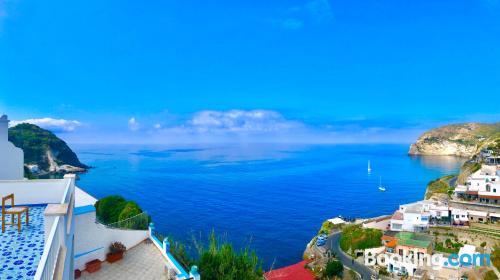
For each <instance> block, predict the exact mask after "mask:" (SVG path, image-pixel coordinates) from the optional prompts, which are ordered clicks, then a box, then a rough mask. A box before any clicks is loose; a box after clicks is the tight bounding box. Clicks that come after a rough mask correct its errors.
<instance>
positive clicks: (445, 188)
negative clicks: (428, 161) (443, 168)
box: [425, 175, 455, 199]
mask: <svg viewBox="0 0 500 280" xmlns="http://www.w3.org/2000/svg"><path fill="white" fill-rule="evenodd" d="M454 177H455V175H446V176H443V177H441V178H438V179H436V180H434V181H431V182H429V184H428V185H427V191H426V192H425V199H429V198H431V197H432V196H434V195H436V194H447V195H451V194H452V193H453V187H452V186H450V185H449V181H450V180H451V179H453V178H454Z"/></svg>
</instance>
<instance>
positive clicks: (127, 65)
mask: <svg viewBox="0 0 500 280" xmlns="http://www.w3.org/2000/svg"><path fill="white" fill-rule="evenodd" d="M499 77H500V3H498V0H476V1H456V0H449V1H444V0H436V1H380V0H377V1H372V0H367V1H353V0H346V1H332V0H330V1H328V0H302V1H298V0H297V1H259V0H253V1H217V0H214V1H189V0H182V1H126V2H124V1H101V0H99V1H97V0H89V1H77V2H74V1H58V0H55V1H49V2H41V1H25V0H0V113H7V114H9V116H10V118H11V119H13V120H16V121H23V120H31V122H34V123H38V124H40V125H42V126H45V127H47V128H50V129H52V130H53V131H56V132H57V133H58V134H60V135H61V136H62V137H63V138H64V139H66V140H68V141H70V142H113V143H116V142H134V143H135V142H155V143H171V142H176V141H178V142H203V141H207V142H220V141H297V142H308V141H309V142H410V141H412V140H413V139H414V138H415V137H417V136H418V135H419V134H420V133H421V132H422V131H423V130H425V129H427V128H430V127H433V126H436V125H441V124H445V123H449V122H463V121H487V122H494V121H500V105H499V104H500V78H499ZM96 135H98V136H99V137H96ZM145 135H147V137H145Z"/></svg>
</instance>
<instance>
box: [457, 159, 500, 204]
mask: <svg viewBox="0 0 500 280" xmlns="http://www.w3.org/2000/svg"><path fill="white" fill-rule="evenodd" d="M455 196H456V197H459V198H464V199H467V200H474V201H478V202H481V203H489V204H499V203H500V177H499V176H498V168H497V166H491V165H483V166H482V167H481V169H480V170H478V171H476V172H474V173H473V174H471V175H470V176H469V177H468V178H467V182H466V184H465V185H458V186H457V187H456V188H455Z"/></svg>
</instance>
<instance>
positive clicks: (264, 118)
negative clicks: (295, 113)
mask: <svg viewBox="0 0 500 280" xmlns="http://www.w3.org/2000/svg"><path fill="white" fill-rule="evenodd" d="M189 125H190V126H191V127H192V128H194V129H195V130H196V131H198V132H207V131H215V132H248V133H251V132H256V133H260V132H279V131H286V130H290V129H293V128H299V127H302V124H301V123H299V122H296V121H291V120H287V119H285V118H284V117H283V116H282V115H281V114H280V113H278V112H276V111H269V110H249V111H245V110H230V111H210V110H207V111H200V112H198V113H196V114H194V116H193V118H192V119H191V121H190V122H189Z"/></svg>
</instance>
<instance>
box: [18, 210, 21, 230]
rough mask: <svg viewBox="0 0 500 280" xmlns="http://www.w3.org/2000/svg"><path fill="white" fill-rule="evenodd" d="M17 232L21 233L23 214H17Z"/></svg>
mask: <svg viewBox="0 0 500 280" xmlns="http://www.w3.org/2000/svg"><path fill="white" fill-rule="evenodd" d="M17 231H18V232H21V213H17Z"/></svg>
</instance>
